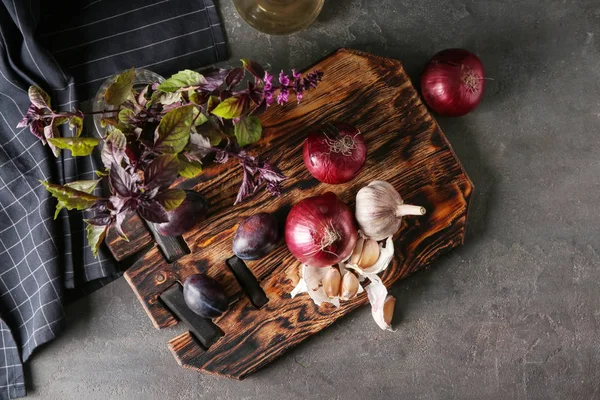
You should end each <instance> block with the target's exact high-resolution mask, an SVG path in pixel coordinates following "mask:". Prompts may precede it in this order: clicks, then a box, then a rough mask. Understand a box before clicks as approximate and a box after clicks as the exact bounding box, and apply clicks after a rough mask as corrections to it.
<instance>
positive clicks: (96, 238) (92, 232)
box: [86, 221, 108, 257]
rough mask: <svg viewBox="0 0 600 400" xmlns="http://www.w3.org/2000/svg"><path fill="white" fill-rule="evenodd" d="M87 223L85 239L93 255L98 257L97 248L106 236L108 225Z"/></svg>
mask: <svg viewBox="0 0 600 400" xmlns="http://www.w3.org/2000/svg"><path fill="white" fill-rule="evenodd" d="M86 223H87V227H86V231H87V241H88V245H89V246H90V248H91V249H92V253H94V257H98V249H99V248H100V245H101V244H102V241H103V240H104V238H105V237H106V232H107V231H108V225H104V226H97V225H92V224H90V223H88V222H87V221H86Z"/></svg>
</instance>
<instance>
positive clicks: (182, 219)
mask: <svg viewBox="0 0 600 400" xmlns="http://www.w3.org/2000/svg"><path fill="white" fill-rule="evenodd" d="M185 193H186V196H185V199H184V200H183V202H182V203H181V204H180V205H179V207H177V208H176V209H174V210H171V211H168V212H167V214H168V215H169V222H163V223H162V224H154V227H155V228H156V230H157V231H158V233H160V234H161V235H164V236H180V235H183V234H184V233H186V232H187V231H189V230H190V229H192V228H193V227H194V226H195V225H196V224H197V223H198V222H199V221H200V220H202V219H204V217H206V215H207V214H208V202H207V201H206V199H205V198H204V196H202V195H201V194H200V193H198V192H194V191H193V190H186V191H185Z"/></svg>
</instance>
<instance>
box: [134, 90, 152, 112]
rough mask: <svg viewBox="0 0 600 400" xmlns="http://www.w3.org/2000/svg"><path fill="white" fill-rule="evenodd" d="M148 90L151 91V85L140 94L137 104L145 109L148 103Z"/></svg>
mask: <svg viewBox="0 0 600 400" xmlns="http://www.w3.org/2000/svg"><path fill="white" fill-rule="evenodd" d="M148 89H150V85H146V86H145V87H144V89H142V91H141V92H140V93H139V94H138V96H137V99H136V100H137V102H138V104H139V105H140V106H142V107H145V106H146V103H148V99H147V98H146V94H147V93H148Z"/></svg>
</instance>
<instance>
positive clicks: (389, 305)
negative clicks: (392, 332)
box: [383, 295, 396, 326]
mask: <svg viewBox="0 0 600 400" xmlns="http://www.w3.org/2000/svg"><path fill="white" fill-rule="evenodd" d="M395 307H396V298H395V297H394V296H390V295H388V296H387V297H386V299H385V302H384V303H383V321H384V322H385V323H386V324H387V325H388V326H391V325H392V318H393V317H394V308H395Z"/></svg>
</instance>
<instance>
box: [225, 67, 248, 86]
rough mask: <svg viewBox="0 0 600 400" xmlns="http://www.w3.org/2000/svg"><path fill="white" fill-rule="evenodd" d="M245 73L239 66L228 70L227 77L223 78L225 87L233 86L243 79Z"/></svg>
mask: <svg viewBox="0 0 600 400" xmlns="http://www.w3.org/2000/svg"><path fill="white" fill-rule="evenodd" d="M245 74H246V71H244V68H239V67H238V68H234V69H232V70H231V71H229V73H228V74H227V77H226V78H225V84H226V85H227V88H229V89H231V88H232V87H233V86H235V85H237V84H238V83H240V82H241V81H242V79H244V75H245Z"/></svg>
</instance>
